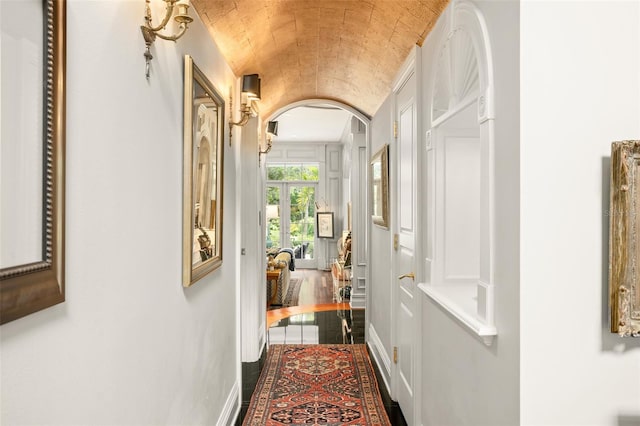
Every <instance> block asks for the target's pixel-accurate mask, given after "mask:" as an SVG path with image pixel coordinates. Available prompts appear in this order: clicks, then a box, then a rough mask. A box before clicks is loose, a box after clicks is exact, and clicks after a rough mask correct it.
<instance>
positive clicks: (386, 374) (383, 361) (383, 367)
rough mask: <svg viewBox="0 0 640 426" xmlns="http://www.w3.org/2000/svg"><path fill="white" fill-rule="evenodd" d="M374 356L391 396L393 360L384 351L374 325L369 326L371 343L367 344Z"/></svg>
mask: <svg viewBox="0 0 640 426" xmlns="http://www.w3.org/2000/svg"><path fill="white" fill-rule="evenodd" d="M367 344H368V345H369V347H370V349H371V354H372V355H373V360H374V362H375V363H376V365H377V366H378V369H379V370H380V373H382V374H381V376H382V380H383V381H384V385H385V386H386V387H387V392H389V395H391V384H390V383H389V380H391V359H390V358H389V355H388V354H387V351H385V349H384V345H383V344H382V340H380V336H378V333H376V329H375V327H374V326H373V324H369V341H368V342H367Z"/></svg>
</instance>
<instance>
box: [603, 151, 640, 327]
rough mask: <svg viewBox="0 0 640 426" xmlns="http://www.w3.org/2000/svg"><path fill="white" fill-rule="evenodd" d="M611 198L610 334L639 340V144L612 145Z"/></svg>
mask: <svg viewBox="0 0 640 426" xmlns="http://www.w3.org/2000/svg"><path fill="white" fill-rule="evenodd" d="M610 197H611V199H610V200H611V201H610V209H609V308H610V315H611V320H610V326H611V332H612V333H618V334H619V335H620V336H622V337H629V336H631V337H640V141H621V142H613V143H612V144H611V195H610Z"/></svg>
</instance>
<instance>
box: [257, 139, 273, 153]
mask: <svg viewBox="0 0 640 426" xmlns="http://www.w3.org/2000/svg"><path fill="white" fill-rule="evenodd" d="M272 147H273V140H272V139H271V138H267V149H265V150H264V151H261V150H260V148H258V155H260V154H268V153H269V152H270V151H271V148H272Z"/></svg>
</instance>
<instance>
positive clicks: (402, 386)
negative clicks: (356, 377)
mask: <svg viewBox="0 0 640 426" xmlns="http://www.w3.org/2000/svg"><path fill="white" fill-rule="evenodd" d="M415 84H416V82H415V76H414V75H412V76H411V77H409V78H408V79H407V81H406V82H405V84H404V85H403V86H402V88H401V89H400V90H399V91H398V92H397V94H396V96H397V97H396V111H397V116H396V122H397V126H398V134H397V144H396V150H395V158H394V159H395V162H393V163H392V167H394V166H395V168H396V173H395V176H396V182H395V189H396V194H397V197H396V206H395V209H394V210H392V211H393V212H394V213H392V214H395V218H396V220H395V222H393V219H392V223H395V226H394V230H395V233H396V235H397V240H398V247H397V251H396V254H395V257H394V271H395V272H396V274H397V275H398V277H395V278H396V279H395V283H394V301H395V302H394V303H395V306H394V313H395V314H394V319H395V333H396V334H395V335H396V339H395V342H396V346H397V364H396V368H395V381H394V383H395V393H396V397H397V400H398V404H399V405H400V408H401V409H402V413H403V415H404V417H405V420H406V421H407V423H408V424H409V425H412V424H414V417H415V416H414V409H415V389H414V387H415V362H416V360H415V353H416V352H415V351H416V341H415V327H416V324H415V323H416V318H415V311H416V307H415V303H416V302H415V288H416V287H415V286H416V282H415V279H414V278H413V277H412V276H408V277H405V278H400V277H399V276H400V275H403V274H415V272H416V255H415V254H416V253H415V249H416V187H415V185H416V182H417V174H416V165H417V162H416V155H417V132H416V118H417V117H416V116H417V114H416V101H415ZM392 158H393V157H392Z"/></svg>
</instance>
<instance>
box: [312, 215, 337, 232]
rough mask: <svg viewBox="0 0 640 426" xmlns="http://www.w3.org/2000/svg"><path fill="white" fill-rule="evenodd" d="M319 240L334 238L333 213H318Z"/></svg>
mask: <svg viewBox="0 0 640 426" xmlns="http://www.w3.org/2000/svg"><path fill="white" fill-rule="evenodd" d="M316 222H317V225H316V229H317V230H318V238H333V212H318V213H316Z"/></svg>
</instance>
